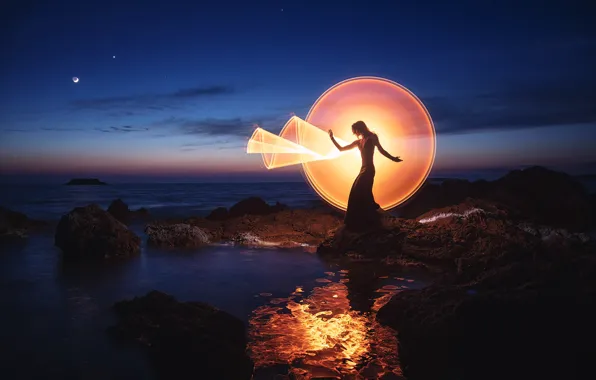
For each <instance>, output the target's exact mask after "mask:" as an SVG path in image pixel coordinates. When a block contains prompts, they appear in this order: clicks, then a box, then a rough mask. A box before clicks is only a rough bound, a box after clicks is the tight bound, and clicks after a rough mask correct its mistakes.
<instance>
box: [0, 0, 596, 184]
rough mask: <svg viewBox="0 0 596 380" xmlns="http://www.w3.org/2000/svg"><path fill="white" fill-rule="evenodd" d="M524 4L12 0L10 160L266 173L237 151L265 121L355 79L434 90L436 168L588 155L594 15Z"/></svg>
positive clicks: (9, 167)
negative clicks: (371, 77) (384, 80)
mask: <svg viewBox="0 0 596 380" xmlns="http://www.w3.org/2000/svg"><path fill="white" fill-rule="evenodd" d="M491 3H492V4H491ZM517 3H518V2H508V1H499V2H478V1H475V2H472V1H459V2H440V1H436V2H425V1H408V2H405V1H404V2H402V1H376V0H368V1H341V2H339V1H266V0H263V1H254V2H244V1H197V2H191V1H177V0H170V1H94V0H85V1H60V0H58V1H54V2H42V1H28V0H19V1H12V0H11V1H9V6H8V8H6V9H7V10H8V11H7V12H4V9H3V12H2V16H0V17H2V19H1V20H0V21H1V24H2V26H1V27H2V33H1V34H2V36H1V37H0V38H1V40H0V42H1V43H2V51H1V53H2V57H3V58H2V61H1V62H0V65H1V71H0V83H1V84H2V86H1V87H0V172H1V173H2V174H15V173H30V174H32V173H33V174H34V173H39V174H41V173H46V174H48V173H53V174H55V173H61V174H63V175H71V174H77V175H79V174H80V175H83V174H85V175H102V176H104V177H105V176H106V175H126V176H156V177H158V176H164V175H171V176H187V177H192V178H202V177H205V176H213V175H215V173H218V175H220V176H221V175H226V176H242V175H253V174H252V173H262V172H261V168H260V159H259V158H258V157H253V156H247V155H246V154H245V153H244V149H243V147H244V146H245V144H246V140H247V139H248V137H250V134H251V132H252V130H253V125H254V124H255V123H257V124H259V125H261V126H263V127H264V128H266V129H270V130H279V129H280V128H281V127H282V126H283V124H284V122H285V121H286V120H287V119H288V117H289V115H290V114H291V113H295V114H297V115H298V116H300V117H305V116H306V113H307V111H308V109H309V107H310V105H312V103H313V102H314V101H315V100H316V99H317V97H318V96H319V95H320V94H321V93H322V92H324V91H325V90H326V89H327V88H329V87H330V86H332V85H333V84H335V83H337V82H339V81H341V80H344V79H347V78H350V77H354V76H361V75H376V76H382V77H385V78H388V79H391V80H394V81H396V82H399V83H400V84H402V85H404V86H406V87H407V88H409V89H410V90H412V91H413V92H414V93H415V94H417V95H418V96H419V97H420V98H421V100H422V101H423V102H424V103H425V105H426V106H427V108H428V109H429V112H430V114H431V116H432V117H433V120H434V121H435V126H436V129H437V140H438V141H437V144H438V145H437V157H436V164H435V167H436V170H437V172H440V171H447V170H452V171H457V170H464V169H483V168H493V167H512V166H518V165H532V164H542V165H550V166H558V167H565V168H574V167H575V168H578V167H580V166H581V167H582V168H586V167H588V168H590V167H591V163H594V162H596V149H594V145H596V144H595V142H596V128H595V127H596V90H595V89H596V78H595V75H594V73H593V71H594V69H593V68H594V67H596V32H595V27H594V25H593V17H591V16H592V15H593V13H592V12H591V10H590V9H589V8H588V6H587V4H588V2H585V1H584V2H577V3H575V2H573V1H565V2H559V4H558V5H556V3H555V2H554V1H549V2H542V1H540V2H539V1H535V2H534V1H523V2H521V3H523V5H520V4H517ZM582 3H583V4H584V5H582ZM545 4H548V5H545ZM282 9H283V11H282ZM114 57H115V58H114ZM73 76H77V77H79V78H80V81H79V82H78V83H76V84H75V83H73V81H72V80H71V78H72V77H73ZM222 173H223V174H222ZM263 175H264V174H263ZM268 175H269V176H272V175H273V176H274V175H277V174H275V173H274V174H271V173H268Z"/></svg>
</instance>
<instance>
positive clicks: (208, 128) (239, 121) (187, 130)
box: [154, 114, 290, 138]
mask: <svg viewBox="0 0 596 380" xmlns="http://www.w3.org/2000/svg"><path fill="white" fill-rule="evenodd" d="M289 118H290V116H288V115H285V114H282V115H279V114H274V115H273V114H272V115H262V116H254V117H235V118H219V119H218V118H203V119H190V118H176V117H170V118H168V119H165V120H162V121H159V122H156V123H155V124H154V125H156V126H159V127H162V128H163V127H166V128H171V129H172V130H173V131H174V132H178V133H179V134H182V135H194V136H202V137H219V136H225V137H246V138H248V137H250V135H251V134H252V132H253V131H254V128H255V125H259V126H260V127H262V128H265V129H267V130H269V131H271V132H273V133H275V132H278V131H280V130H281V128H282V127H283V125H284V124H285V123H286V121H287V120H288V119H289Z"/></svg>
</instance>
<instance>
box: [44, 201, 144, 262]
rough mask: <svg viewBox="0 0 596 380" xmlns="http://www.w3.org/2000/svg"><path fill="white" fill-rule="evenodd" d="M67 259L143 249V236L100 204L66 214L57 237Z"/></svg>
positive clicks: (58, 245) (124, 254) (128, 252)
mask: <svg viewBox="0 0 596 380" xmlns="http://www.w3.org/2000/svg"><path fill="white" fill-rule="evenodd" d="M54 242H55V245H56V246H57V247H59V248H60V249H61V250H62V252H63V253H64V257H65V258H82V257H88V258H92V257H95V258H99V257H106V258H107V257H123V256H130V255H133V254H136V253H138V252H139V251H140V243H141V239H140V238H139V237H138V236H136V235H135V234H134V233H133V232H132V231H130V230H129V229H128V228H127V227H126V226H125V225H124V224H122V223H121V222H120V221H118V220H117V219H116V218H114V217H113V216H112V215H111V214H110V213H108V212H107V211H104V210H102V209H101V208H100V207H99V206H98V205H95V204H93V205H89V206H85V207H76V208H74V209H73V210H72V211H70V212H69V213H68V214H66V215H64V216H63V217H62V218H61V219H60V222H59V223H58V226H57V227H56V233H55V238H54Z"/></svg>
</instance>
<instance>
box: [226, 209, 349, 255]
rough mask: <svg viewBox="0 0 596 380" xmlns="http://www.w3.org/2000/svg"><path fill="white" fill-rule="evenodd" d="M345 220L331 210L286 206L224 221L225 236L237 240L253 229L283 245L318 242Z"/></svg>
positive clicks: (255, 233)
mask: <svg viewBox="0 0 596 380" xmlns="http://www.w3.org/2000/svg"><path fill="white" fill-rule="evenodd" d="M341 224H342V218H341V216H339V215H336V214H334V213H332V212H330V211H329V210H286V211H280V212H276V213H273V214H268V215H258V216H255V215H246V216H243V217H240V218H231V219H228V220H226V221H225V222H224V223H223V234H222V239H224V240H235V239H237V237H238V235H239V234H243V233H250V234H251V235H253V236H255V237H257V238H258V239H259V240H260V241H262V242H276V243H278V245H281V246H288V247H290V246H296V245H299V244H308V245H318V244H319V243H321V242H322V241H323V239H325V238H326V237H327V236H329V234H330V233H332V232H333V231H334V230H335V229H337V228H338V227H339V226H340V225H341Z"/></svg>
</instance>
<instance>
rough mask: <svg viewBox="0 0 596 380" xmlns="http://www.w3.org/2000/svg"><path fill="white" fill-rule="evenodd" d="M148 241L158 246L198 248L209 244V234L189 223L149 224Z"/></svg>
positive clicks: (147, 230) (146, 230) (146, 229)
mask: <svg viewBox="0 0 596 380" xmlns="http://www.w3.org/2000/svg"><path fill="white" fill-rule="evenodd" d="M145 233H146V234H147V235H148V236H149V239H148V240H147V243H148V244H150V245H153V246H156V247H168V248H196V247H200V246H204V245H206V244H209V241H210V239H209V235H208V234H207V233H206V232H205V231H203V230H202V229H200V228H199V227H195V226H191V225H189V224H182V223H179V224H163V225H157V224H154V225H148V226H147V227H146V228H145Z"/></svg>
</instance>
